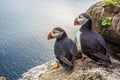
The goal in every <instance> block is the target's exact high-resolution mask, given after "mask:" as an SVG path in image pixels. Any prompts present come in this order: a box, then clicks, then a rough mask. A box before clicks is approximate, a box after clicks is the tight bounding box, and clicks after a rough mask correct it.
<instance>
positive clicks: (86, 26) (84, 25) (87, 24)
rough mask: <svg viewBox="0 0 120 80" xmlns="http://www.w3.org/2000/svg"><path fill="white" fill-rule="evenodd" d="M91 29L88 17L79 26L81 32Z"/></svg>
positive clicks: (90, 21)
mask: <svg viewBox="0 0 120 80" xmlns="http://www.w3.org/2000/svg"><path fill="white" fill-rule="evenodd" d="M91 30H92V20H91V19H88V20H87V21H86V22H85V23H84V24H83V25H82V26H81V28H80V31H81V32H85V31H91Z"/></svg>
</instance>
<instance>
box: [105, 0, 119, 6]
mask: <svg viewBox="0 0 120 80" xmlns="http://www.w3.org/2000/svg"><path fill="white" fill-rule="evenodd" d="M119 2H120V0H103V5H105V6H115V5H117V4H118V3H119Z"/></svg>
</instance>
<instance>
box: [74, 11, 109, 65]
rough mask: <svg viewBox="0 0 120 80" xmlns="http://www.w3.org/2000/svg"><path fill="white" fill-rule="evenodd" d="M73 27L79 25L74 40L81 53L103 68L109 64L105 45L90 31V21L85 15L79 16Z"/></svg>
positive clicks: (102, 40) (98, 36)
mask: <svg viewBox="0 0 120 80" xmlns="http://www.w3.org/2000/svg"><path fill="white" fill-rule="evenodd" d="M74 25H80V29H79V31H78V32H77V35H76V40H77V42H78V43H79V45H80V47H81V50H82V53H84V55H86V56H87V57H89V58H90V59H92V60H94V61H96V62H99V63H101V64H103V65H105V66H109V65H110V64H111V60H110V59H109V54H108V53H107V48H106V43H105V41H104V39H103V38H102V37H101V35H99V34H98V33H96V32H94V31H93V30H92V20H91V18H90V16H89V15H88V14H87V13H82V14H80V15H79V16H78V17H77V18H76V19H75V20H74Z"/></svg>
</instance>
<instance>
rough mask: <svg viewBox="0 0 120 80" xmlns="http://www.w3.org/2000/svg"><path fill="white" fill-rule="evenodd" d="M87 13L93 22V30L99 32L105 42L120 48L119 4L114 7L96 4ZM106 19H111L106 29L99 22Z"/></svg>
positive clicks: (100, 3)
mask: <svg viewBox="0 0 120 80" xmlns="http://www.w3.org/2000/svg"><path fill="white" fill-rule="evenodd" d="M87 13H88V14H90V16H91V18H92V20H93V28H94V30H96V31H97V32H99V33H100V34H101V35H102V36H103V37H104V38H105V39H106V40H107V41H109V42H112V43H115V44H117V45H119V46H120V3H118V5H115V6H103V4H102V2H98V3H96V4H94V5H93V6H91V7H90V8H89V9H88V10H87ZM106 17H111V18H112V22H111V24H110V25H108V26H106V27H102V25H101V22H102V20H104V19H105V18H106Z"/></svg>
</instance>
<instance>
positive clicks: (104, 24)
mask: <svg viewBox="0 0 120 80" xmlns="http://www.w3.org/2000/svg"><path fill="white" fill-rule="evenodd" d="M111 22H112V17H106V18H105V19H103V20H102V22H101V25H102V27H107V26H110V25H111Z"/></svg>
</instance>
